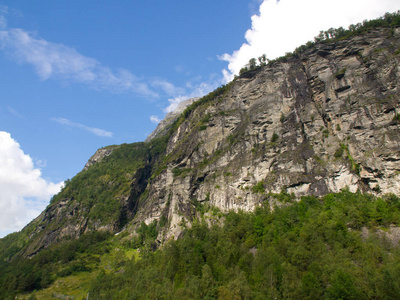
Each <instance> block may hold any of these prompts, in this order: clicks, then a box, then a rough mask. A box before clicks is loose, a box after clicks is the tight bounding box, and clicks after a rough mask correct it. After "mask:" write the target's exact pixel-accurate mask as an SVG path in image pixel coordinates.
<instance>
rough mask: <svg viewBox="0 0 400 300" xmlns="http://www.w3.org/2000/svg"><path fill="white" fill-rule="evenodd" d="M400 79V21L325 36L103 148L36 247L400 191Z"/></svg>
mask: <svg viewBox="0 0 400 300" xmlns="http://www.w3.org/2000/svg"><path fill="white" fill-rule="evenodd" d="M399 86H400V29H396V30H391V29H379V30H373V31H370V32H368V33H366V34H364V35H362V36H356V37H353V38H351V39H349V40H340V41H338V42H330V43H329V42H325V43H319V44H317V45H316V46H315V47H313V48H311V49H309V50H306V51H305V52H304V53H302V54H301V55H298V56H293V57H289V58H287V59H284V60H278V61H277V62H275V63H273V64H270V65H268V66H264V67H260V68H257V69H255V70H252V71H249V72H247V73H244V74H242V75H241V76H240V77H238V78H236V79H235V80H234V81H233V82H231V83H229V84H228V85H227V86H225V87H224V88H220V89H217V90H216V91H214V92H213V93H211V94H209V95H208V96H206V97H204V98H202V99H200V100H197V99H191V100H189V101H187V102H184V103H182V104H181V106H180V107H179V108H178V110H177V111H175V112H174V113H172V114H168V115H167V117H166V119H165V120H164V121H162V122H161V123H160V124H159V126H158V127H157V129H156V130H155V131H154V132H153V133H152V134H151V135H150V136H149V137H148V139H147V141H148V142H147V143H136V144H131V145H121V146H110V147H106V148H102V149H99V150H98V151H97V152H96V153H95V155H94V156H93V157H92V158H91V159H90V160H89V162H88V163H87V165H86V166H85V169H84V170H83V171H82V172H81V173H80V174H78V175H77V176H76V178H77V180H76V182H75V183H74V187H75V189H74V190H73V191H72V189H71V191H70V192H69V191H68V189H64V191H63V192H62V193H60V194H59V197H58V198H57V199H56V200H55V201H52V204H51V205H50V206H49V207H48V208H47V209H46V211H45V212H43V213H42V215H41V216H39V217H38V218H37V219H36V220H35V221H34V222H33V223H31V225H29V226H28V227H29V228H28V229H27V230H29V231H30V232H31V237H32V242H31V244H30V245H29V246H28V248H27V249H26V250H25V253H26V255H27V256H31V255H35V253H37V252H38V251H40V250H41V249H43V248H45V247H47V246H48V245H51V244H53V243H57V242H58V241H60V240H61V239H63V238H64V237H79V236H80V235H81V234H82V233H84V232H87V231H89V230H107V231H112V232H118V231H120V230H128V231H132V234H134V233H133V231H134V230H135V229H137V227H138V225H139V224H141V223H142V222H145V223H147V224H150V223H151V222H153V221H157V222H158V224H159V229H160V230H159V236H158V238H157V239H158V242H160V243H162V242H163V241H165V240H168V239H170V238H178V237H179V236H180V234H181V232H182V230H183V228H185V227H187V226H191V223H192V221H193V220H194V219H196V218H197V217H198V216H199V211H200V210H201V209H199V208H202V211H203V212H204V207H208V208H210V207H211V208H213V209H214V213H216V215H218V211H223V212H227V211H229V210H231V209H233V210H243V211H252V210H254V208H255V207H257V206H258V205H260V204H262V203H267V202H270V203H269V205H270V206H272V203H273V202H272V201H270V199H271V194H274V193H282V192H283V193H289V194H293V195H295V196H296V197H300V196H303V195H315V196H321V195H325V194H327V193H330V192H339V191H340V190H341V189H344V188H347V189H349V190H350V191H352V192H356V191H360V192H368V193H375V194H383V193H394V194H397V195H400V91H399ZM194 100H197V101H196V102H193V101H194ZM182 112H184V113H183V114H181V113H182ZM155 137H164V138H162V139H155ZM165 143H167V146H166V147H165ZM107 156H109V157H108V158H107V159H104V158H105V157H107ZM135 159H136V163H134V164H131V165H130V167H127V165H128V164H129V163H130V162H133V161H134V160H135ZM118 162H122V163H119V164H118ZM93 164H97V165H96V167H95V168H90V167H91V166H93ZM117 165H118V166H119V167H118V168H120V169H117V170H116V169H115V168H116V166H117ZM111 169H112V172H109V170H111ZM85 172H86V173H85ZM118 172H121V174H119V173H118ZM89 173H90V174H89ZM78 176H80V177H79V178H78ZM90 176H92V177H90ZM89 180H90V182H91V183H92V184H93V186H91V187H88V182H89ZM118 180H120V181H121V180H123V181H124V184H121V182H120V181H118ZM129 185H130V187H129ZM67 187H68V186H67ZM72 192H73V193H74V194H73V195H76V197H80V198H79V199H73V197H72V196H71V195H72V194H71V193H72ZM109 193H111V194H109ZM88 195H89V196H88ZM93 195H101V198H102V199H101V200H102V201H103V202H102V203H99V199H95V198H96V197H95V196H93ZM61 196H62V198H61ZM96 201H97V202H96ZM100 204H101V205H100ZM105 210H107V214H109V215H110V216H108V215H105V213H104V211H105ZM110 212H112V214H111V213H110ZM206 215H207V214H206ZM99 216H101V217H99ZM213 216H215V214H214V215H213V214H210V213H209V212H208V215H207V218H208V219H209V220H208V221H209V223H210V224H218V222H219V221H218V220H212V217H213ZM106 217H107V221H105V219H104V218H106Z"/></svg>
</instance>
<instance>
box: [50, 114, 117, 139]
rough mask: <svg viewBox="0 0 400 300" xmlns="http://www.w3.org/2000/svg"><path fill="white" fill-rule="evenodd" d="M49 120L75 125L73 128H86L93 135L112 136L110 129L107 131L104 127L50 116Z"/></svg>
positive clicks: (70, 125)
mask: <svg viewBox="0 0 400 300" xmlns="http://www.w3.org/2000/svg"><path fill="white" fill-rule="evenodd" d="M51 120H52V121H55V122H57V123H60V124H62V125H66V126H69V127H75V128H80V129H83V130H86V131H88V132H90V133H93V134H94V135H97V136H101V137H112V136H113V133H112V132H110V131H107V130H104V129H99V128H95V127H89V126H86V125H83V124H81V123H76V122H73V121H71V120H68V119H65V118H52V119H51Z"/></svg>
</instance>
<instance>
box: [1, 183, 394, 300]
mask: <svg viewBox="0 0 400 300" xmlns="http://www.w3.org/2000/svg"><path fill="white" fill-rule="evenodd" d="M268 197H269V201H265V202H264V203H265V206H260V207H258V208H257V209H256V210H255V211H254V213H244V212H230V213H228V214H222V213H221V212H219V211H218V210H215V209H211V208H209V209H207V207H208V206H207V204H206V203H205V204H198V205H200V206H203V207H199V211H200V212H203V216H202V217H200V218H199V220H197V221H194V223H193V224H192V226H190V228H189V227H188V228H187V229H186V230H185V231H184V235H183V237H182V238H181V239H178V240H176V241H175V240H172V241H169V242H168V243H167V244H165V245H163V246H162V247H161V248H160V249H158V250H156V251H154V247H153V246H154V245H153V243H154V238H155V236H156V235H157V228H158V226H157V225H158V224H157V223H156V222H154V223H153V224H150V225H149V226H147V225H145V224H144V223H143V224H142V226H141V227H140V229H139V230H138V233H139V235H138V236H137V238H136V239H134V240H131V239H127V237H126V236H124V235H121V236H114V235H110V234H107V233H99V232H92V233H89V234H86V235H83V236H82V237H81V238H80V239H77V240H70V241H67V242H65V243H63V244H61V245H56V246H53V247H52V248H50V249H47V250H44V251H42V252H40V253H39V254H38V255H36V256H35V257H33V258H32V259H30V260H26V259H15V260H12V261H10V262H5V261H4V260H3V259H2V261H1V264H2V265H1V269H2V270H3V272H2V273H1V275H0V285H1V288H0V295H1V299H14V297H15V295H16V294H18V293H26V292H28V294H26V295H30V298H31V299H35V298H36V296H35V292H34V291H35V290H39V289H41V288H45V287H47V286H49V285H51V284H52V283H53V282H54V281H55V280H56V279H58V278H63V277H68V276H72V275H76V274H86V275H85V276H87V277H89V278H91V279H90V282H89V283H88V288H87V291H86V292H88V293H89V295H90V298H91V299H398V295H400V280H399V278H400V249H399V247H398V237H397V238H396V237H393V235H392V229H395V228H397V226H399V223H400V199H399V198H398V197H396V196H394V195H387V196H385V197H383V198H376V197H374V196H372V195H367V194H361V193H351V192H349V191H347V190H344V191H342V192H341V193H338V194H328V195H326V196H325V197H323V198H315V197H312V196H308V197H302V198H301V200H300V201H296V200H295V198H294V197H293V196H291V195H289V194H287V193H285V192H282V193H281V194H269V196H268ZM270 203H275V204H274V205H272V206H271V205H270ZM207 220H208V221H209V220H214V225H212V226H211V227H209V225H207ZM115 247H118V249H120V251H119V252H118V253H117V254H115V253H114V256H113V259H112V260H111V263H107V264H102V260H106V259H108V260H109V258H107V257H109V256H107V255H109V254H110V252H112V251H113V249H114V248H115ZM136 249H139V251H140V252H137V250H136ZM132 250H134V252H136V253H139V254H138V255H132V256H131V257H128V256H126V255H125V254H124V253H128V252H129V251H132ZM3 257H4V256H3ZM109 261H110V260H109ZM32 292H33V293H32ZM39 294H40V293H38V295H39ZM85 295H86V294H85Z"/></svg>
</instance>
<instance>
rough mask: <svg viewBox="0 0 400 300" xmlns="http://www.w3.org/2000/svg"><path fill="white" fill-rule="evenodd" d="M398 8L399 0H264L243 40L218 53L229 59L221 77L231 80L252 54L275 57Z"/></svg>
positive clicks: (223, 58)
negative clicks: (325, 32) (229, 50)
mask: <svg viewBox="0 0 400 300" xmlns="http://www.w3.org/2000/svg"><path fill="white" fill-rule="evenodd" d="M399 8H400V7H399V1H398V0H368V1H366V0H336V1H328V0H301V1H299V0H280V1H276V0H264V1H263V3H262V4H261V5H260V9H259V14H257V15H253V16H252V17H251V21H252V25H251V29H249V30H248V31H247V32H246V34H245V39H246V43H244V44H242V46H241V47H240V49H239V50H236V51H234V52H233V53H232V54H228V53H225V54H223V55H222V56H220V57H219V58H220V59H221V60H224V61H227V62H228V63H229V65H228V70H223V74H224V77H225V79H226V81H230V80H231V79H232V78H233V76H234V75H235V74H238V73H239V71H240V69H241V68H242V67H243V66H244V65H245V64H246V63H247V62H248V61H249V59H251V58H253V57H254V58H257V57H259V56H261V55H262V54H266V55H267V57H268V58H269V59H274V58H276V57H279V56H282V55H284V54H285V53H286V52H292V51H293V50H294V49H295V48H296V47H298V46H300V45H302V44H305V43H306V42H308V41H312V40H313V38H314V36H316V35H318V33H319V31H321V30H327V29H329V28H331V27H333V28H337V27H340V26H342V27H345V28H346V27H348V26H349V25H350V24H355V23H359V22H362V21H363V20H365V19H374V18H377V17H380V16H382V15H384V13H385V12H394V11H397V10H398V9H399Z"/></svg>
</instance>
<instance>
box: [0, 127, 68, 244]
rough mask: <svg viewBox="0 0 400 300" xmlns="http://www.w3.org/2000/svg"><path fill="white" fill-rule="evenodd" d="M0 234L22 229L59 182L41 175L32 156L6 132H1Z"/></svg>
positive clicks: (37, 212)
mask: <svg viewBox="0 0 400 300" xmlns="http://www.w3.org/2000/svg"><path fill="white" fill-rule="evenodd" d="M0 166H1V168H0V237H3V236H4V235H6V234H8V233H10V232H13V231H17V230H21V229H22V228H23V227H24V226H25V225H26V224H27V223H28V222H29V221H31V220H32V219H33V218H35V217H37V216H38V215H39V214H40V212H41V211H42V210H43V209H44V208H45V207H46V206H47V205H48V203H49V200H50V198H51V196H52V195H54V194H56V193H58V192H59V191H60V188H61V187H62V182H60V183H52V182H48V181H46V180H45V179H43V178H42V174H41V171H40V169H38V168H35V166H34V164H33V161H32V159H31V157H30V156H29V155H27V154H25V153H24V152H23V151H22V149H21V148H20V145H19V144H18V143H17V142H16V141H15V140H14V139H13V138H12V137H11V135H10V134H9V133H8V132H5V131H0Z"/></svg>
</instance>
